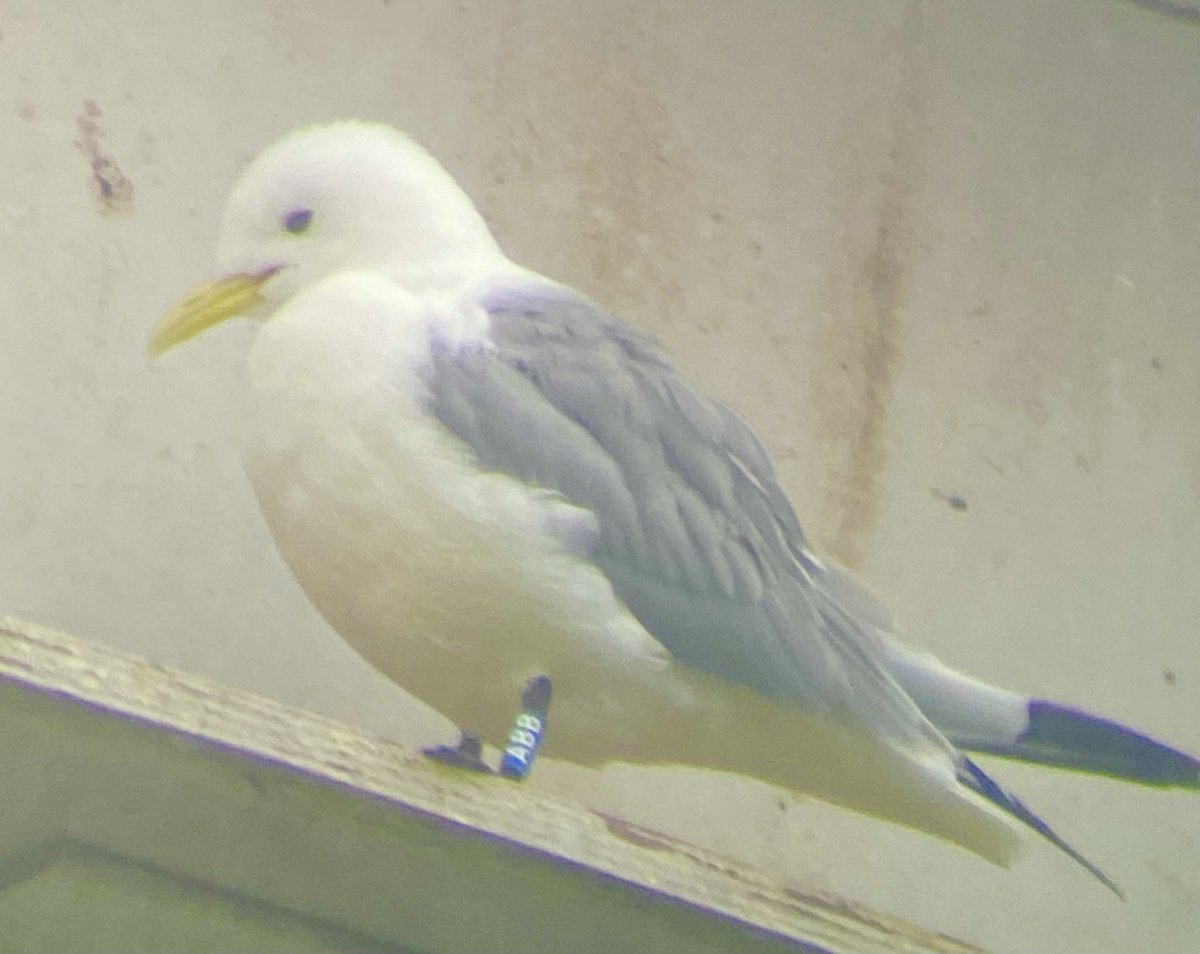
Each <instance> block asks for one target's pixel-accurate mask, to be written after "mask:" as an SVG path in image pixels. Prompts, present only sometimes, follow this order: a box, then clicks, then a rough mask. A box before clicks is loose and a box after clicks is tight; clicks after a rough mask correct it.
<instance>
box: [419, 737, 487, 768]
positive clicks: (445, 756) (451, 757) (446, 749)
mask: <svg viewBox="0 0 1200 954" xmlns="http://www.w3.org/2000/svg"><path fill="white" fill-rule="evenodd" d="M421 754H422V755H424V756H425V757H426V758H431V759H433V760H434V761H435V762H441V763H442V764H443V765H452V766H454V767H455V768H462V769H469V770H470V771H472V772H482V773H483V774H485V775H495V774H496V773H495V772H494V771H493V770H492V768H491V766H489V765H488V764H487V762H485V761H484V760H483V742H481V741H480V739H479V736H478V735H476V734H475V733H474V732H463V733H461V734H460V735H459V737H458V745H431V746H430V747H429V748H427V749H422V750H421Z"/></svg>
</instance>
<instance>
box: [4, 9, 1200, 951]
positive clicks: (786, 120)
mask: <svg viewBox="0 0 1200 954" xmlns="http://www.w3.org/2000/svg"><path fill="white" fill-rule="evenodd" d="M1151 6H1157V7H1158V8H1159V9H1160V10H1168V11H1169V9H1170V8H1171V7H1172V6H1173V5H1171V4H1165V5H1164V4H1151ZM1180 9H1183V7H1182V6H1181V7H1180ZM341 116H367V117H374V118H380V119H385V120H388V121H391V122H394V123H396V124H397V125H400V126H402V127H404V128H405V129H407V130H408V131H409V132H411V133H412V134H413V135H415V136H416V137H417V138H418V139H419V140H421V141H423V142H424V143H425V144H426V145H427V146H428V147H429V148H430V149H431V150H432V151H433V152H434V153H435V154H436V155H437V156H439V157H441V158H442V159H443V161H444V162H445V163H446V164H447V165H448V166H449V167H450V169H451V170H452V171H453V172H454V173H455V174H456V175H457V176H458V177H459V178H460V179H461V181H462V182H463V183H464V184H465V186H466V187H467V188H468V190H469V191H470V192H471V193H472V195H473V196H474V197H475V198H476V200H477V201H478V202H479V204H480V205H481V206H482V207H483V208H484V209H485V210H486V212H487V215H488V216H489V219H490V221H491V222H492V223H493V224H494V226H495V229H496V231H497V233H498V235H499V236H500V238H501V240H502V242H503V244H504V245H505V247H506V248H507V249H508V250H509V251H510V252H511V253H512V254H513V256H514V257H515V258H517V259H519V260H521V261H523V262H525V263H526V264H529V265H531V266H534V267H537V268H539V269H541V270H543V271H545V272H547V273H549V274H551V275H553V276H555V277H558V278H561V279H564V280H566V281H569V282H571V283H573V284H575V285H577V286H579V287H580V288H582V289H584V290H585V291H587V292H588V293H590V294H592V295H593V296H595V297H596V298H598V299H599V300H601V301H603V302H605V303H607V304H609V305H610V306H611V307H612V308H614V309H615V310H617V311H618V312H620V313H621V314H623V315H625V316H627V317H629V318H630V319H631V320H634V321H636V322H638V323H640V324H642V325H644V326H646V327H649V328H651V329H653V330H654V331H656V332H657V333H659V334H660V335H661V336H662V337H663V338H664V339H665V340H666V341H667V343H668V344H669V345H670V346H671V347H672V349H673V350H674V352H675V354H676V355H677V357H678V361H679V364H680V365H681V366H682V367H684V368H685V369H686V370H687V371H688V372H689V374H690V375H691V376H692V377H693V378H694V379H696V380H698V381H699V382H702V383H703V385H704V386H705V387H706V388H707V389H708V390H710V391H713V392H715V393H717V394H719V395H721V396H723V397H725V398H727V399H729V400H730V401H731V402H733V404H734V405H735V406H736V407H737V408H739V409H740V410H741V411H742V412H743V414H744V415H745V416H746V417H748V418H749V420H750V421H751V422H752V423H753V424H754V425H755V427H756V428H757V429H758V430H759V432H760V433H761V434H762V435H763V437H764V438H765V440H766V442H767V444H768V445H769V447H770V448H771V449H772V451H773V453H774V455H775V459H776V462H777V464H778V466H779V470H780V475H781V478H782V481H783V483H784V485H785V486H786V487H787V489H788V490H789V492H790V493H791V495H792V497H793V500H794V501H795V503H796V505H797V508H798V510H799V512H800V514H801V516H802V518H803V519H804V520H805V522H806V525H807V527H808V529H809V531H810V533H811V534H812V535H813V537H814V539H815V540H816V541H817V542H818V543H819V544H820V545H821V546H822V548H823V549H824V550H825V551H826V552H830V553H833V554H835V555H837V556H839V557H841V558H842V559H844V560H846V561H847V562H849V563H850V564H851V565H852V566H854V567H855V568H857V569H858V570H860V571H861V572H862V573H863V574H864V575H865V576H866V578H867V579H868V580H870V581H871V582H872V583H873V584H874V585H875V587H876V588H877V589H878V590H879V591H880V592H881V593H882V594H883V595H884V596H885V597H886V599H887V600H888V602H889V603H890V604H891V605H892V606H893V607H894V608H895V609H896V610H897V612H898V613H899V615H900V617H901V618H902V619H903V620H904V621H905V623H906V625H907V629H908V631H909V632H910V633H911V634H912V639H913V641H914V642H916V643H919V644H921V645H923V646H927V647H929V648H931V649H933V650H934V651H936V652H937V653H938V654H939V655H940V656H942V657H943V658H944V659H946V660H947V661H948V662H950V663H952V664H956V665H958V666H960V667H962V668H965V669H968V670H970V671H972V672H974V673H976V674H978V675H981V676H984V677H986V678H988V679H990V680H993V681H995V682H998V683H1002V684H1005V685H1010V686H1013V687H1016V688H1020V689H1023V690H1026V691H1030V692H1033V693H1037V694H1042V695H1046V696H1050V697H1053V698H1056V699H1059V700H1061V701H1066V702H1070V703H1076V704H1079V705H1084V706H1088V707H1091V708H1094V709H1098V710H1102V711H1103V712H1105V713H1107V714H1109V715H1111V716H1113V717H1115V718H1118V719H1122V720H1128V721H1130V722H1133V723H1136V724H1138V725H1140V726H1143V727H1144V728H1146V729H1147V730H1150V731H1152V732H1153V733H1154V734H1156V735H1159V736H1161V737H1163V738H1166V739H1168V740H1170V741H1172V742H1174V743H1176V744H1178V745H1180V746H1182V747H1184V748H1187V749H1190V750H1192V751H1200V701H1198V693H1200V650H1198V649H1197V630H1196V621H1197V620H1198V619H1200V587H1198V586H1196V585H1195V579H1196V574H1197V570H1198V569H1200V428H1198V427H1197V421H1198V420H1200V329H1198V319H1200V306H1198V305H1197V302H1200V268H1197V266H1196V261H1197V249H1198V248H1200V178H1198V177H1197V159H1198V157H1200V122H1197V117H1198V116H1200V30H1197V28H1196V27H1195V26H1194V25H1191V24H1189V23H1187V22H1185V21H1184V20H1182V19H1178V18H1176V19H1173V18H1171V17H1170V16H1166V15H1163V14H1162V13H1160V12H1154V11H1153V10H1148V9H1146V8H1145V7H1142V8H1139V7H1138V6H1135V5H1132V4H1126V3H1120V2H1116V0H1073V2H1062V3H1056V4H1046V3H1040V2H1037V0H1026V2H1013V3H1007V4H986V5H985V4H969V3H957V2H942V3H938V2H925V3H921V2H905V3H882V2H869V3H868V2H860V3H855V4H844V3H839V2H834V0H830V2H824V3H809V2H804V3H783V2H769V0H755V2H742V3H732V2H716V0H705V2H699V0H691V2H688V0H657V2H639V3H635V2H615V0H603V2H599V3H591V4H566V3H561V2H556V0H501V2H497V0H489V2H482V0H481V2H462V3H457V4H447V3H444V2H442V0H428V2H413V0H393V2H391V3H388V2H386V0H385V2H379V0H370V2H368V0H346V2H343V3H339V4H336V5H335V4H302V3H287V2H272V3H261V4H247V3H244V2H237V3H234V2H227V0H214V2H210V3H206V4H191V5H184V4H162V3H151V2H146V0H125V2H121V3H114V2H112V0H72V2H70V3H57V4H51V3H45V2H41V0H3V2H2V3H0V158H2V162H3V169H4V174H3V176H0V263H3V272H4V275H5V279H4V281H3V282H2V283H0V322H2V323H3V331H4V333H3V346H2V347H0V382H3V385H2V387H3V390H2V392H0V393H2V394H3V403H2V406H0V609H2V610H3V611H4V612H7V613H13V614H19V615H23V616H25V617H28V618H32V619H35V620H38V621H41V622H45V623H49V624H52V625H55V626H59V627H63V628H66V629H68V630H70V631H73V632H75V633H77V634H79V635H82V636H86V637H90V638H94V639H97V640H103V641H106V642H110V643H113V644H116V645H119V646H121V647H122V648H125V649H128V650H132V651H135V652H138V653H142V654H145V655H147V656H149V657H151V658H153V659H157V660H161V661H163V662H169V663H171V664H174V665H177V666H182V667H187V668H191V669H196V670H202V671H205V672H208V673H211V674H213V675H215V676H217V677H218V678H220V679H222V680H225V681H226V682H228V683H231V684H234V685H238V686H243V687H248V688H251V689H255V690H258V691H260V692H264V693H269V694H271V695H274V696H277V697H279V698H281V699H283V700H285V701H288V702H291V703H295V704H299V705H303V706H306V707H308V708H311V709H314V710H317V711H319V712H321V713H324V714H327V715H331V716H334V717H337V718H341V719H344V720H349V721H352V722H355V723H358V724H361V725H364V726H366V727H369V728H371V729H373V730H376V731H378V732H381V733H383V734H386V735H387V736H389V737H392V738H396V739H399V740H402V741H406V742H410V743H413V744H417V743H421V742H427V741H430V740H431V738H433V737H436V736H439V735H447V734H448V733H449V728H448V726H447V725H446V724H445V723H444V722H442V721H441V720H439V719H438V718H437V717H435V716H433V715H432V714H430V713H429V712H428V711H427V710H425V709H423V707H420V706H417V705H416V704H414V703H412V702H410V701H409V700H408V699H407V697H405V696H404V695H402V694H401V693H400V692H399V691H398V690H395V689H393V688H392V687H391V686H390V685H389V684H388V683H386V682H385V681H384V680H383V679H382V678H381V677H379V676H377V675H376V674H374V673H373V672H372V671H370V670H369V669H368V668H367V667H366V665H365V664H363V663H361V662H360V661H359V660H358V659H357V658H356V657H355V656H353V655H352V653H351V652H350V651H349V650H348V649H346V648H345V647H344V646H343V645H342V644H341V643H340V642H339V641H338V639H337V638H336V637H334V636H333V635H332V634H331V633H330V632H329V631H328V630H327V629H326V627H325V626H324V625H323V624H322V622H321V621H320V619H319V618H318V617H317V616H316V615H315V613H314V612H313V611H312V610H311V609H310V608H309V606H308V605H307V604H306V602H305V600H304V598H303V596H302V594H301V593H300V591H299V590H298V588H297V586H296V585H295V584H294V582H293V581H292V580H291V578H290V577H289V575H288V573H287V570H286V568H285V567H284V566H283V565H282V564H281V562H280V560H279V558H278V557H277V556H276V554H275V553H274V551H273V549H272V545H271V542H270V540H269V538H268V536H267V534H266V532H265V531H264V529H263V527H262V525H261V523H260V519H259V516H258V513H257V509H256V507H255V504H254V502H253V500H252V497H251V494H250V491H249V488H248V485H247V482H246V479H245V478H244V476H243V474H242V472H241V466H240V462H239V458H238V453H237V449H236V427H235V420H236V407H237V400H238V390H239V380H240V378H239V370H240V361H241V356H242V355H243V353H244V350H245V347H246V344H247V341H248V339H249V335H250V329H249V328H245V327H242V328H228V329H224V330H222V331H221V332H220V333H218V334H214V335H212V336H211V337H209V338H208V339H206V340H204V341H202V342H201V343H199V344H198V345H197V346H195V347H192V348H189V349H187V350H186V351H183V352H181V353H179V354H178V355H172V356H171V357H170V358H169V359H168V360H164V361H162V362H159V363H157V364H155V365H153V366H151V365H150V364H149V363H148V361H147V359H146V353H145V340H146V335H147V331H148V329H149V328H150V326H151V324H152V322H153V321H154V319H155V318H156V316H157V315H158V314H159V313H160V312H161V310H162V309H164V308H165V307H166V306H167V305H169V304H171V303H173V301H174V300H176V299H177V298H178V296H179V295H180V294H182V293H183V292H184V291H185V290H186V289H188V288H189V287H191V285H192V284H194V282H195V281H196V280H198V279H201V278H203V277H206V276H207V275H208V270H209V267H210V252H211V247H212V242H213V239H214V235H215V229H216V224H217V217H218V214H219V210H220V206H221V203H222V201H223V199H224V196H225V192H226V190H227V188H228V186H229V185H230V183H231V182H232V180H233V179H234V177H235V176H236V174H237V171H238V169H239V167H240V166H241V164H242V163H243V162H244V161H245V160H246V159H247V158H249V157H250V156H251V155H252V154H253V153H254V152H256V151H257V150H258V149H259V148H260V147H261V146H262V145H264V144H265V143H266V142H268V141H269V140H271V139H273V138H274V137H275V136H276V135H277V134H279V133H281V132H283V131H285V130H287V129H289V128H290V127H292V126H294V125H296V124H298V123H302V122H309V121H315V120H324V119H328V118H333V117H341ZM795 757H796V758H803V757H804V753H803V752H797V753H796V755H795ZM989 764H990V763H989ZM994 768H995V771H996V772H997V774H998V775H1000V776H1001V777H1002V778H1003V779H1004V780H1005V781H1007V782H1008V783H1010V784H1011V785H1012V786H1013V787H1014V788H1016V789H1017V790H1018V791H1019V792H1021V793H1022V794H1023V795H1024V796H1025V797H1026V798H1027V800H1028V802H1029V803H1030V804H1031V805H1033V806H1036V808H1037V809H1039V810H1040V811H1041V812H1042V813H1043V814H1044V815H1045V816H1046V817H1047V818H1048V819H1049V820H1051V821H1052V822H1053V823H1055V824H1057V825H1058V826H1059V827H1060V828H1061V829H1062V830H1063V832H1064V833H1066V834H1067V835H1068V836H1069V837H1070V838H1071V839H1072V840H1073V841H1075V842H1076V843H1077V844H1078V845H1079V846H1081V847H1082V848H1083V849H1084V850H1085V851H1087V852H1088V853H1089V854H1090V855H1091V856H1093V857H1094V858H1095V860H1096V861H1097V862H1099V863H1100V864H1102V865H1103V866H1104V867H1106V868H1107V869H1109V870H1110V871H1111V872H1112V874H1113V875H1114V876H1115V877H1116V878H1117V879H1118V880H1119V881H1120V882H1121V883H1122V885H1123V886H1124V887H1125V888H1126V890H1127V892H1128V895H1129V901H1128V902H1127V903H1126V904H1121V903H1119V902H1117V901H1115V900H1114V899H1113V898H1112V897H1111V896H1110V895H1109V894H1108V893H1107V892H1105V891H1104V890H1103V889H1102V888H1100V887H1098V886H1097V885H1096V884H1094V883H1092V882H1091V881H1090V880H1089V879H1088V878H1087V877H1086V876H1085V875H1083V874H1082V873H1081V872H1080V871H1078V870H1076V869H1075V868H1074V867H1072V865H1071V864H1070V863H1069V862H1067V861H1066V860H1065V859H1063V858H1062V857H1060V856H1059V855H1057V854H1056V853H1054V852H1053V851H1052V850H1051V849H1049V848H1048V847H1045V846H1043V845H1040V844H1031V848H1030V851H1029V853H1028V855H1027V857H1026V859H1024V860H1023V861H1022V862H1021V863H1019V864H1018V866H1017V867H1016V868H1015V869H1013V870H1011V871H1004V870H999V869H993V868H991V867H989V866H988V865H986V864H985V863H983V862H980V861H978V860H976V859H975V858H973V857H971V856H969V855H966V854H964V853H962V852H961V851H958V850H957V849H955V848H953V847H950V846H947V845H943V844H941V843H939V842H936V841H934V840H932V839H929V838H926V837H923V836H921V835H918V834H914V833H910V832H906V831H903V830H898V829H896V828H893V827H890V826H887V825H884V824H882V823H877V822H873V821H870V820H864V819H861V818H858V817H855V816H851V815H848V814H847V813H844V812H841V811H838V810H836V809H832V808H829V807H827V806H824V805H821V804H818V803H814V802H812V801H810V800H804V799H793V798H791V797H786V796H780V795H778V794H776V793H775V792H773V791H769V790H766V789H764V788H763V787H761V786H757V785H754V784H750V783H744V782H740V781H737V780H730V779H721V778H714V777H712V776H699V775H696V774H695V773H691V772H685V771H682V770H675V771H666V770H663V771H657V772H649V771H643V770H631V769H625V768H613V769H609V770H607V771H606V772H605V773H604V774H603V777H602V778H601V779H600V780H599V782H597V781H596V780H595V779H594V778H592V777H591V776H587V775H585V774H584V773H582V772H579V771H574V770H570V769H567V768H559V767H556V766H548V767H547V768H545V769H543V770H540V771H539V773H538V774H537V776H536V780H535V782H536V784H537V785H541V786H546V787H548V788H556V789H558V790H560V791H566V792H568V793H570V792H576V793H578V794H580V796H581V797H584V796H586V797H587V798H588V800H589V801H590V802H592V803H594V804H597V803H598V804H599V805H600V807H602V808H603V809H604V810H606V811H609V812H613V813H620V814H623V815H625V816H626V817H628V818H630V819H631V820H633V821H636V822H638V823H641V824H646V825H650V826H652V827H653V826H657V827H659V828H661V829H663V830H666V831H669V832H670V833H672V834H675V835H677V836H679V837H683V838H686V839H689V840H692V841H696V842H701V843H703V844H705V845H707V846H710V847H714V848H717V849H720V850H724V851H727V852H729V853H731V854H734V855H736V856H738V857H739V858H742V859H745V860H748V861H751V862H755V863H758V864H761V865H763V866H765V867H767V868H769V869H773V870H776V871H780V872H783V873H785V874H787V875H788V876H791V877H794V878H795V879H796V880H797V882H799V883H801V884H806V885H815V886H819V887H826V888H829V889H832V890H835V891H837V892H839V893H842V894H847V895H850V896H852V897H854V898H856V899H857V900H859V901H862V902H864V903H867V904H870V905H873V906H876V907H879V908H881V909H883V910H887V911H891V912H894V913H896V914H899V915H902V916H904V917H908V918H911V919H914V920H916V921H918V922H920V923H922V924H924V925H926V926H927V927H929V928H932V929H936V930H944V931H947V932H949V933H952V934H954V935H957V936H961V937H964V938H967V939H970V940H973V941H975V942H977V943H981V944H983V945H985V946H987V947H989V948H991V949H993V950H996V951H1013V952H1017V951H1035V950H1051V949H1052V950H1056V951H1067V952H1070V951H1080V952H1083V951H1088V952H1104V951H1113V952H1116V951H1129V950H1146V949H1154V950H1156V951H1160V952H1181V954H1182V952H1192V951H1195V950H1196V949H1197V948H1198V947H1200V862H1198V860H1197V859H1200V798H1197V796H1196V795H1195V794H1188V793H1160V792H1154V791H1148V790H1141V789H1137V788H1134V787H1129V786H1124V785H1121V784H1118V783H1115V782H1109V781H1106V780H1100V779H1088V778H1080V777H1072V776H1069V775H1066V774H1061V773H1056V772H1052V771H1046V770H1040V769H1034V768H1026V767H1024V766H1016V765H1008V764H1000V763H997V764H995V765H994Z"/></svg>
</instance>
